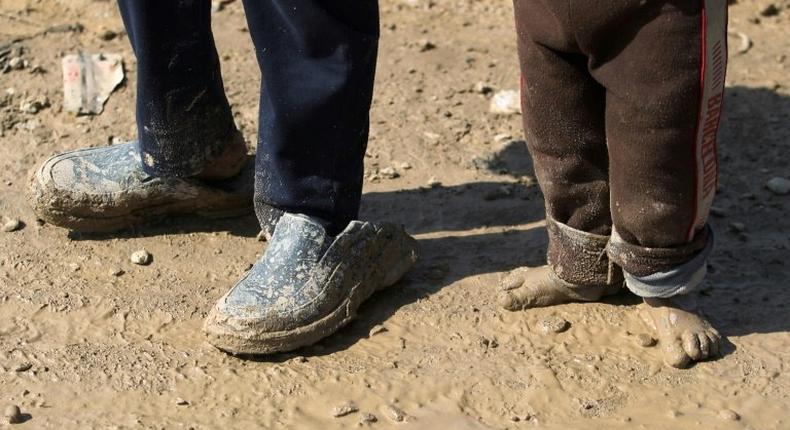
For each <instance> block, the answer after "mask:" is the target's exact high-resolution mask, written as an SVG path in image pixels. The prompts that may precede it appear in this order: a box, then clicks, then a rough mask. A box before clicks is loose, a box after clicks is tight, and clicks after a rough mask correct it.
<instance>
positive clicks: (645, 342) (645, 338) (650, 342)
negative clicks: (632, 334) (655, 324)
mask: <svg viewBox="0 0 790 430" xmlns="http://www.w3.org/2000/svg"><path fill="white" fill-rule="evenodd" d="M636 344H637V345H639V346H641V347H643V348H649V347H651V346H654V345H655V344H656V340H655V339H654V338H653V336H650V335H649V334H646V333H639V334H638V335H636Z"/></svg>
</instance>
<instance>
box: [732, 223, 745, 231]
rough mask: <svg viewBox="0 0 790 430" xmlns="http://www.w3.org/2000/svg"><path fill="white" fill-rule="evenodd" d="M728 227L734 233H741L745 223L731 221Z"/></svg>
mask: <svg viewBox="0 0 790 430" xmlns="http://www.w3.org/2000/svg"><path fill="white" fill-rule="evenodd" d="M729 227H730V230H732V231H734V232H736V233H742V232H744V231H745V230H746V225H745V224H744V223H742V222H731V223H730V226H729Z"/></svg>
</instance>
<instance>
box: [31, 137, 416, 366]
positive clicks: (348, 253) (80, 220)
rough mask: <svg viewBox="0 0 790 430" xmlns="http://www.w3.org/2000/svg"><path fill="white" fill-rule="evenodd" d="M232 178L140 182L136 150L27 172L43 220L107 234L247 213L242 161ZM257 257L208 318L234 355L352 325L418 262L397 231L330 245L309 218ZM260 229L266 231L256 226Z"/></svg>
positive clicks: (214, 338)
mask: <svg viewBox="0 0 790 430" xmlns="http://www.w3.org/2000/svg"><path fill="white" fill-rule="evenodd" d="M248 161H249V162H248V163H247V166H246V167H244V168H242V169H241V171H240V173H237V174H236V175H234V176H233V177H230V178H226V179H221V180H211V181H205V180H200V179H197V178H160V177H151V176H149V175H147V174H146V173H145V172H144V171H143V169H142V164H141V160H140V152H139V149H138V146H137V145H136V144H135V143H127V144H121V145H115V146H110V147H104V148H95V149H83V150H78V151H74V152H70V153H66V154H61V155H57V156H55V157H52V158H50V159H49V160H47V161H46V162H44V163H43V165H42V166H41V167H40V168H39V169H38V170H37V171H36V172H35V174H34V177H33V184H32V195H31V200H32V205H33V207H34V209H35V210H36V213H37V214H38V216H39V217H41V218H42V219H43V220H45V221H47V222H49V223H52V224H55V225H59V226H63V227H67V228H69V229H73V230H79V231H111V230H116V229H120V228H124V227H129V226H133V225H137V224H140V223H144V222H149V221H152V220H156V219H161V218H164V217H167V216H171V215H180V214H189V215H204V216H209V217H222V216H232V215H241V214H248V213H251V212H252V201H253V175H254V169H253V167H252V164H253V163H252V162H251V160H248ZM275 222H276V224H275V225H274V226H273V230H274V233H273V236H272V237H271V240H270V241H269V245H268V247H267V249H266V252H265V253H264V255H263V256H262V257H261V259H260V260H259V261H258V262H256V263H255V264H254V265H253V267H252V269H251V270H250V271H249V272H248V273H247V274H246V276H244V278H242V280H241V281H239V282H238V283H237V284H236V285H235V286H234V287H233V288H232V289H231V290H230V291H229V292H228V293H227V294H225V296H223V297H222V298H221V299H220V300H219V302H218V303H217V305H216V306H215V307H214V308H213V309H212V310H211V312H210V313H209V316H208V318H207V319H206V322H205V325H204V332H205V333H206V335H207V337H208V340H209V342H210V343H211V344H213V345H214V346H216V347H218V348H220V349H222V350H225V351H227V352H230V353H235V354H271V353H278V352H285V351H290V350H293V349H296V348H299V347H302V346H306V345H310V344H312V343H315V342H317V341H318V340H320V339H322V338H324V337H326V336H328V335H330V334H332V333H334V332H335V331H337V330H338V329H339V328H340V327H342V326H343V325H345V324H346V323H348V322H349V321H351V319H353V318H354V316H355V315H356V311H357V309H358V308H359V306H360V305H361V303H362V302H363V301H365V300H366V299H368V298H369V297H370V296H371V295H372V294H373V293H374V292H376V291H378V290H380V289H383V288H386V287H388V286H391V285H393V284H395V283H396V282H397V281H398V280H399V279H400V278H401V277H402V276H403V275H404V274H405V273H406V272H407V271H408V270H409V269H410V268H411V266H412V265H413V264H414V262H415V261H416V259H417V244H416V241H415V240H414V239H413V238H411V237H410V236H409V235H408V234H406V232H405V231H404V230H403V228H402V227H399V226H395V225H392V224H387V223H380V224H379V223H370V222H360V221H353V222H351V223H350V224H349V225H348V226H347V227H346V229H345V230H343V231H342V232H341V233H340V234H338V235H337V236H330V235H329V234H327V232H326V231H325V230H324V228H323V226H322V225H321V224H320V223H318V222H316V221H314V220H313V219H311V218H310V217H307V216H304V215H298V214H291V213H285V214H283V215H282V216H281V217H279V219H278V220H276V221H275ZM264 227H266V226H264Z"/></svg>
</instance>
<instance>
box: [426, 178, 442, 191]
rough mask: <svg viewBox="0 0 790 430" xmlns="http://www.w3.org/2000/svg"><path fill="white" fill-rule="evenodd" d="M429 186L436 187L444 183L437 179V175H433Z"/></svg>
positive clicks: (429, 180)
mask: <svg viewBox="0 0 790 430" xmlns="http://www.w3.org/2000/svg"><path fill="white" fill-rule="evenodd" d="M427 185H428V188H436V187H439V186H441V185H442V183H441V182H440V181H439V180H438V179H436V177H435V176H431V179H428V184H427Z"/></svg>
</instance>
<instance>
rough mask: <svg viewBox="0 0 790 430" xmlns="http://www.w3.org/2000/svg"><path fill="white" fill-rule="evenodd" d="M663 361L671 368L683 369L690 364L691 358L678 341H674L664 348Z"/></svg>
mask: <svg viewBox="0 0 790 430" xmlns="http://www.w3.org/2000/svg"><path fill="white" fill-rule="evenodd" d="M664 361H666V363H667V364H668V365H670V366H672V367H676V368H678V369H683V368H685V367H688V365H689V364H691V357H689V356H688V354H687V353H686V351H685V350H684V349H683V344H682V343H681V341H680V339H676V340H675V341H673V342H671V343H669V344H668V345H667V346H665V347H664Z"/></svg>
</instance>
